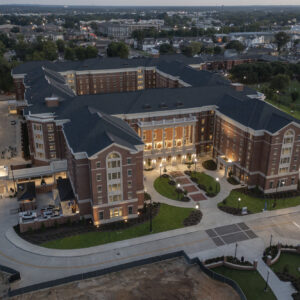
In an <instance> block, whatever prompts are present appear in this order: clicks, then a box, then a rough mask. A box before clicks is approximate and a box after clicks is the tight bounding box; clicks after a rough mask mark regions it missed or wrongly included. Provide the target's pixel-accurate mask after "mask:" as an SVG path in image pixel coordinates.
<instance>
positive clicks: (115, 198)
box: [108, 195, 121, 202]
mask: <svg viewBox="0 0 300 300" xmlns="http://www.w3.org/2000/svg"><path fill="white" fill-rule="evenodd" d="M108 199H109V202H117V201H121V195H110V196H109V197H108Z"/></svg>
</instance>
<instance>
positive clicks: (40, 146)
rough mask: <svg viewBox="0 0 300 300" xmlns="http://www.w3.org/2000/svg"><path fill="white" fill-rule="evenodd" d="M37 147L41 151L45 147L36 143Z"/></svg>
mask: <svg viewBox="0 0 300 300" xmlns="http://www.w3.org/2000/svg"><path fill="white" fill-rule="evenodd" d="M35 147H36V149H39V150H43V149H44V145H43V144H39V143H35Z"/></svg>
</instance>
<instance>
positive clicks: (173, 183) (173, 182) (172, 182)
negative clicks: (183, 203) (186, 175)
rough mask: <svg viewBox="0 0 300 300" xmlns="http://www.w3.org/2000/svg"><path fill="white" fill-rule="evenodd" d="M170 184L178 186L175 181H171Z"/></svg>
mask: <svg viewBox="0 0 300 300" xmlns="http://www.w3.org/2000/svg"><path fill="white" fill-rule="evenodd" d="M168 183H169V184H170V185H175V184H176V182H175V181H174V180H169V181H168Z"/></svg>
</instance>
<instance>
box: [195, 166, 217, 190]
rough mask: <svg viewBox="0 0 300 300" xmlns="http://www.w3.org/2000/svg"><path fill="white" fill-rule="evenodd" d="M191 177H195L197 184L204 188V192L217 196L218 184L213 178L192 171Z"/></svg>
mask: <svg viewBox="0 0 300 300" xmlns="http://www.w3.org/2000/svg"><path fill="white" fill-rule="evenodd" d="M191 177H196V178H197V180H198V184H201V185H203V186H205V188H206V192H211V193H213V194H215V195H217V194H218V193H219V192H220V183H219V182H217V181H216V179H215V178H213V177H211V176H209V175H207V174H205V173H204V172H195V171H192V174H191Z"/></svg>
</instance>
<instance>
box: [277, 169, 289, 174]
mask: <svg viewBox="0 0 300 300" xmlns="http://www.w3.org/2000/svg"><path fill="white" fill-rule="evenodd" d="M288 171H289V168H280V169H279V173H288Z"/></svg>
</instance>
